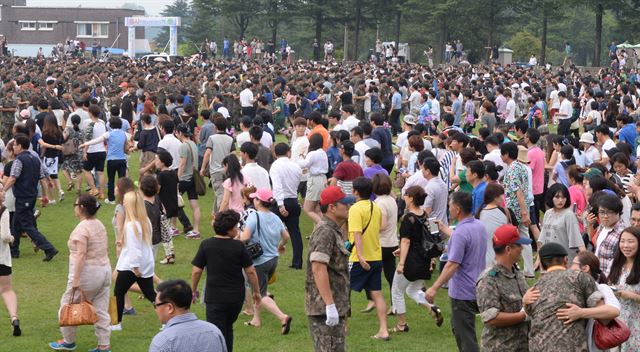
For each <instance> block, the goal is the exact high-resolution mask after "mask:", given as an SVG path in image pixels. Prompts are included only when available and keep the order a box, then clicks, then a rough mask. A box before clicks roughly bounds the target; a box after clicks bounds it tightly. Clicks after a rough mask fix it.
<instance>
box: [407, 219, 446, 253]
mask: <svg viewBox="0 0 640 352" xmlns="http://www.w3.org/2000/svg"><path fill="white" fill-rule="evenodd" d="M412 215H413V217H414V218H415V219H416V221H418V223H419V224H420V225H421V229H422V234H421V235H422V236H420V237H421V240H420V242H419V243H417V244H416V248H418V250H419V252H420V254H422V257H423V258H424V259H426V260H431V258H437V257H439V256H440V255H441V254H442V252H443V251H444V247H445V243H444V240H443V239H442V236H441V235H440V232H437V233H431V229H430V228H429V222H428V221H427V222H425V221H422V219H420V218H419V217H418V216H416V215H415V214H412Z"/></svg>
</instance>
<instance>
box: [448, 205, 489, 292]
mask: <svg viewBox="0 0 640 352" xmlns="http://www.w3.org/2000/svg"><path fill="white" fill-rule="evenodd" d="M486 251H487V230H486V229H485V227H484V225H483V224H482V222H480V220H477V219H475V218H473V217H468V218H466V219H464V220H462V221H460V222H459V223H458V225H457V226H456V229H455V230H454V231H453V234H452V235H451V239H450V240H449V253H448V255H449V258H448V260H449V261H450V262H454V263H458V264H460V267H459V268H458V271H456V273H455V274H453V276H452V277H451V280H449V297H451V298H453V299H457V300H462V301H474V300H475V299H476V281H477V280H478V276H480V273H481V272H482V270H483V269H484V268H485V252H486Z"/></svg>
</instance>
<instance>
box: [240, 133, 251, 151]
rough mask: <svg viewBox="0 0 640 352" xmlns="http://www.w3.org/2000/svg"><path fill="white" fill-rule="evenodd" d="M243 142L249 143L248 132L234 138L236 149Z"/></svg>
mask: <svg viewBox="0 0 640 352" xmlns="http://www.w3.org/2000/svg"><path fill="white" fill-rule="evenodd" d="M245 142H251V136H250V135H249V131H245V132H242V133H239V134H238V135H237V136H236V145H237V146H238V148H240V147H242V145H243V144H244V143H245Z"/></svg>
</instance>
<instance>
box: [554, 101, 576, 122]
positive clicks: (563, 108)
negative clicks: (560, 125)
mask: <svg viewBox="0 0 640 352" xmlns="http://www.w3.org/2000/svg"><path fill="white" fill-rule="evenodd" d="M561 100H562V101H561V102H560V110H559V111H558V115H560V116H558V119H559V120H564V119H570V118H571V115H573V107H572V106H571V101H569V99H567V98H563V99H561Z"/></svg>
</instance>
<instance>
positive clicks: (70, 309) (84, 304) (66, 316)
mask: <svg viewBox="0 0 640 352" xmlns="http://www.w3.org/2000/svg"><path fill="white" fill-rule="evenodd" d="M78 291H80V302H79V303H73V296H74V295H75V293H76V289H75V288H74V289H72V291H71V297H69V303H67V304H65V305H63V306H62V308H61V309H60V326H79V325H93V324H95V323H96V322H97V321H98V316H97V315H96V310H95V308H93V305H92V304H91V302H89V301H87V297H86V296H85V295H84V291H82V290H80V289H78Z"/></svg>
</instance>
